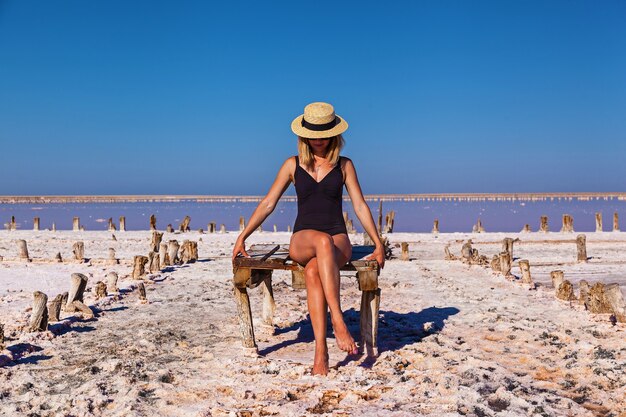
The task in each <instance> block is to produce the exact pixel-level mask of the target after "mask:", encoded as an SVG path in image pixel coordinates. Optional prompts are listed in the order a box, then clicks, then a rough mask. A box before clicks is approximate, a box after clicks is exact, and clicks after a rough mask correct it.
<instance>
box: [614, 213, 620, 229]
mask: <svg viewBox="0 0 626 417" xmlns="http://www.w3.org/2000/svg"><path fill="white" fill-rule="evenodd" d="M613 231H614V232H619V215H618V214H617V212H615V213H613Z"/></svg>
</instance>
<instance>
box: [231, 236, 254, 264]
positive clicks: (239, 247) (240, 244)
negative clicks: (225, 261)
mask: <svg viewBox="0 0 626 417" xmlns="http://www.w3.org/2000/svg"><path fill="white" fill-rule="evenodd" d="M239 254H242V255H243V256H245V257H249V256H250V255H248V252H246V242H245V241H244V240H243V239H242V237H241V235H239V237H238V238H237V241H236V242H235V247H233V261H234V260H235V258H236V257H237V256H238V255H239Z"/></svg>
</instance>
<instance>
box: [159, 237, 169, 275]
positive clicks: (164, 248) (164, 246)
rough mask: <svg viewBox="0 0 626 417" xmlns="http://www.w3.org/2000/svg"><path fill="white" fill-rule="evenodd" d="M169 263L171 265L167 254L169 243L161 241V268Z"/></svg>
mask: <svg viewBox="0 0 626 417" xmlns="http://www.w3.org/2000/svg"><path fill="white" fill-rule="evenodd" d="M168 265H171V263H170V257H169V256H168V254H167V243H165V242H161V244H160V245H159V268H161V269H163V268H165V267H166V266H168Z"/></svg>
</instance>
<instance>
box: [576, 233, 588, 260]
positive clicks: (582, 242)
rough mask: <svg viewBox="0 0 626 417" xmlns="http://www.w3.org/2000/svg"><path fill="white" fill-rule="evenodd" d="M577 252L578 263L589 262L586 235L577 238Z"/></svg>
mask: <svg viewBox="0 0 626 417" xmlns="http://www.w3.org/2000/svg"><path fill="white" fill-rule="evenodd" d="M576 250H577V260H578V262H587V237H586V236H585V235H578V236H576Z"/></svg>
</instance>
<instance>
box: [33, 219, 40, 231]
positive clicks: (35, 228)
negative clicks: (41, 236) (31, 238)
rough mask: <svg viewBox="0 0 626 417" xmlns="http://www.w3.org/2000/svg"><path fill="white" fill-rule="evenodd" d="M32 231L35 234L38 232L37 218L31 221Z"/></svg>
mask: <svg viewBox="0 0 626 417" xmlns="http://www.w3.org/2000/svg"><path fill="white" fill-rule="evenodd" d="M33 230H34V231H35V232H38V231H39V217H35V218H34V219H33Z"/></svg>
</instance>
